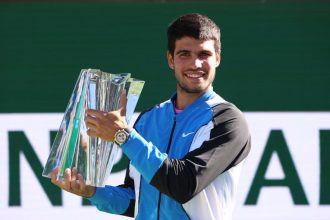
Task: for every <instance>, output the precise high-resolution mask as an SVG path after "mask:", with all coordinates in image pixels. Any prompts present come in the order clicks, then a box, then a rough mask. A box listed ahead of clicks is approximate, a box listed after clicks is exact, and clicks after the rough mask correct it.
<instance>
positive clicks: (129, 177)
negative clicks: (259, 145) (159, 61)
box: [90, 90, 250, 220]
mask: <svg viewBox="0 0 330 220" xmlns="http://www.w3.org/2000/svg"><path fill="white" fill-rule="evenodd" d="M175 98H176V97H175V96H174V97H173V98H172V99H170V100H168V101H166V102H164V103H162V104H160V105H158V106H156V107H154V108H152V109H150V110H148V111H145V112H143V113H141V114H140V116H139V118H138V119H137V121H136V123H135V126H134V129H133V131H132V132H131V133H130V138H129V139H128V141H127V142H126V143H125V144H123V145H122V150H123V152H124V154H126V156H127V157H128V158H129V160H130V164H129V167H128V168H127V172H126V178H125V183H124V184H123V185H121V186H117V187H113V186H106V187H104V188H97V190H96V192H95V194H94V195H93V197H91V198H90V201H91V202H92V204H94V205H95V206H96V207H97V208H98V209H99V210H101V211H105V212H109V213H114V214H121V215H126V216H131V217H135V218H136V219H140V220H146V219H154V220H166V219H171V220H174V219H180V220H184V219H193V220H206V219H207V220H212V219H213V220H228V219H231V215H232V209H233V203H234V198H235V194H236V192H237V184H238V178H239V174H240V171H241V167H242V166H241V165H242V163H243V161H244V159H245V158H246V156H247V155H248V153H249V151H250V134H249V130H248V126H247V123H246V121H245V119H244V116H243V114H242V113H241V112H240V111H239V110H238V108H237V107H235V106H234V105H233V104H231V103H228V102H226V101H224V100H223V99H222V98H221V97H220V96H219V95H217V94H216V93H215V92H213V91H212V90H210V91H208V92H207V93H205V94H204V95H202V96H201V97H199V98H198V99H197V100H195V101H194V102H193V103H191V104H190V105H189V106H187V107H186V108H185V109H184V110H183V111H182V112H181V113H179V114H176V113H175V111H174V107H173V101H174V100H175Z"/></svg>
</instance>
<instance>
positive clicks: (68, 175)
mask: <svg viewBox="0 0 330 220" xmlns="http://www.w3.org/2000/svg"><path fill="white" fill-rule="evenodd" d="M70 182H71V169H70V168H67V169H65V172H64V187H65V189H66V190H70V189H71V183H70Z"/></svg>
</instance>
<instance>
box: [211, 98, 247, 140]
mask: <svg viewBox="0 0 330 220" xmlns="http://www.w3.org/2000/svg"><path fill="white" fill-rule="evenodd" d="M212 111H213V119H212V122H213V125H214V131H218V132H220V133H226V132H229V131H231V132H234V133H239V134H240V135H243V136H245V135H246V136H249V129H248V124H247V121H246V119H245V116H244V114H243V113H242V111H241V110H240V109H239V108H237V107H236V106H235V105H234V104H232V103H230V102H225V103H221V104H219V105H216V106H214V107H212ZM218 132H216V133H218Z"/></svg>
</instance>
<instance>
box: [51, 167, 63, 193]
mask: <svg viewBox="0 0 330 220" xmlns="http://www.w3.org/2000/svg"><path fill="white" fill-rule="evenodd" d="M58 170H59V169H58V167H57V168H56V169H55V170H53V171H52V172H51V173H50V178H51V182H52V183H53V184H55V185H56V186H58V187H60V188H62V187H63V182H62V181H60V180H58V179H57V175H58Z"/></svg>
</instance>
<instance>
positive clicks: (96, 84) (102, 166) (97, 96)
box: [42, 69, 144, 186]
mask: <svg viewBox="0 0 330 220" xmlns="http://www.w3.org/2000/svg"><path fill="white" fill-rule="evenodd" d="M143 86H144V81H142V80H138V79H134V78H131V74H130V73H121V74H111V73H106V72H102V71H101V70H97V69H83V70H81V72H80V75H79V78H78V80H77V83H76V85H75V87H74V90H73V92H72V95H71V98H70V100H69V103H68V106H67V108H66V111H65V113H64V117H63V120H62V123H61V125H60V128H59V131H58V132H57V135H56V137H55V140H54V142H53V145H52V148H51V151H50V155H49V157H48V160H47V163H46V165H45V168H44V170H43V173H42V175H43V176H44V177H50V174H51V172H52V171H54V170H55V169H58V173H57V175H58V176H57V178H58V179H60V180H63V179H64V172H65V170H66V169H67V168H70V169H72V168H73V167H75V168H77V170H78V173H79V174H81V175H82V176H83V178H84V180H85V182H86V184H87V185H92V186H104V185H105V182H106V180H107V179H108V177H109V175H110V173H111V170H112V167H113V165H114V163H115V159H116V157H117V153H118V149H119V148H118V146H117V144H115V143H114V142H109V141H105V140H102V139H100V138H97V137H90V136H88V135H87V128H86V124H85V121H84V119H85V111H86V109H96V110H100V111H105V112H109V111H114V110H117V109H118V108H119V107H120V98H121V94H122V93H123V92H124V90H125V91H126V95H127V105H126V108H127V111H126V120H127V123H129V122H130V120H131V118H132V116H133V113H134V110H135V107H136V105H137V102H138V100H139V97H140V94H141V92H142V89H143Z"/></svg>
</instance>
